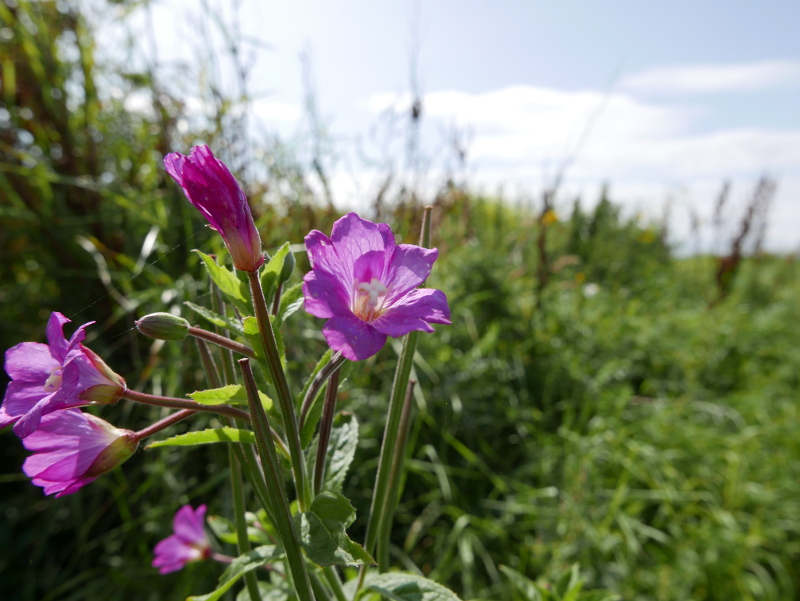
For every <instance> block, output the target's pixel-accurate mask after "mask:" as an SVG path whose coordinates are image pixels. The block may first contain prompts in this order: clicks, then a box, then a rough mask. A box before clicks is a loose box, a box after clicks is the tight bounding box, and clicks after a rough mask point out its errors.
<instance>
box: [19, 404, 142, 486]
mask: <svg viewBox="0 0 800 601" xmlns="http://www.w3.org/2000/svg"><path fill="white" fill-rule="evenodd" d="M22 444H23V445H25V448H26V449H28V450H29V451H33V452H34V453H33V455H31V456H30V457H28V458H27V459H26V460H25V463H23V465H22V471H24V472H25V473H26V474H27V475H28V477H30V478H32V479H33V480H32V481H33V483H34V484H35V485H36V486H42V487H44V493H45V494H46V495H51V494H53V493H56V496H57V497H61V496H63V495H68V494H71V493H74V492H75V491H77V490H78V489H79V488H81V487H83V486H85V485H87V484H89V483H90V482H92V481H93V480H95V479H96V478H98V477H99V476H102V475H103V474H105V473H106V472H109V471H111V470H112V469H114V468H115V467H117V466H118V465H120V464H121V463H123V462H124V461H125V460H127V459H128V457H130V456H131V455H132V454H133V452H134V451H135V450H136V447H137V446H138V445H139V441H138V440H137V439H136V436H135V433H134V432H131V431H130V430H120V429H119V428H115V427H114V426H112V425H111V424H109V423H108V422H105V421H103V420H102V419H100V418H99V417H95V416H94V415H91V414H89V413H83V412H81V411H80V410H79V409H65V410H63V411H54V412H53V413H49V414H47V415H45V416H44V417H42V419H41V423H40V424H39V428H38V429H37V430H36V431H34V432H33V433H32V434H31V435H30V436H28V437H26V438H25V439H24V440H23V441H22Z"/></svg>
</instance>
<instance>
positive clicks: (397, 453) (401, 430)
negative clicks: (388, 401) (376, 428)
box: [377, 380, 416, 572]
mask: <svg viewBox="0 0 800 601" xmlns="http://www.w3.org/2000/svg"><path fill="white" fill-rule="evenodd" d="M415 384H416V381H415V380H409V381H408V388H407V389H406V396H405V399H404V400H403V411H402V412H401V414H400V424H399V426H398V435H397V444H396V445H395V447H394V455H393V456H392V468H391V470H390V472H389V492H388V494H387V495H386V503H385V504H384V509H383V515H382V516H381V523H380V526H379V534H378V550H377V560H378V567H379V569H380V571H381V572H386V571H387V570H388V569H389V539H390V536H391V533H392V522H393V521H394V514H395V511H397V503H398V501H399V497H400V481H401V480H402V477H403V468H404V467H405V463H404V462H405V456H406V446H407V443H408V430H409V427H410V425H411V400H412V398H413V394H414V385H415Z"/></svg>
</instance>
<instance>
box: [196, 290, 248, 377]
mask: <svg viewBox="0 0 800 601" xmlns="http://www.w3.org/2000/svg"><path fill="white" fill-rule="evenodd" d="M211 308H212V309H214V312H215V313H216V314H217V315H225V314H226V313H227V307H225V303H224V302H223V300H222V293H221V292H220V291H219V286H217V285H216V284H214V283H213V282H212V283H211ZM189 330H190V331H191V328H190V329H189ZM219 331H220V328H219V326H214V332H215V333H216V334H217V335H219ZM226 340H227V339H226ZM231 342H233V341H231ZM236 344H238V343H236ZM242 346H244V345H242ZM247 348H248V349H250V347H247ZM220 350H221V352H222V373H223V374H225V383H226V384H236V366H235V365H234V364H233V350H232V349H231V348H230V347H226V348H222V349H220ZM250 351H251V352H252V349H250ZM243 354H245V355H246V353H243ZM247 356H250V355H247Z"/></svg>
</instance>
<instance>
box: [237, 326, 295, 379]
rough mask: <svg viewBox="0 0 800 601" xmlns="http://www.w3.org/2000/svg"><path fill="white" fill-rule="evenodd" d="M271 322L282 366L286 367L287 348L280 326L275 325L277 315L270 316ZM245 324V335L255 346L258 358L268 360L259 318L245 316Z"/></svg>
mask: <svg viewBox="0 0 800 601" xmlns="http://www.w3.org/2000/svg"><path fill="white" fill-rule="evenodd" d="M269 319H270V323H271V324H272V332H273V333H274V334H275V343H276V344H277V345H278V355H279V356H280V358H281V367H283V369H286V349H285V348H284V346H283V336H281V332H280V330H279V329H278V328H276V327H275V316H274V315H270V316H269ZM242 324H243V325H244V337H245V338H246V339H247V342H248V343H249V344H250V346H251V347H252V348H253V351H254V352H255V354H256V359H258V360H259V361H261V362H266V360H267V356H266V355H265V354H264V345H263V344H261V334H259V332H258V320H257V319H256V318H255V317H252V316H251V317H245V318H244V320H242Z"/></svg>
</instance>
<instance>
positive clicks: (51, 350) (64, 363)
mask: <svg viewBox="0 0 800 601" xmlns="http://www.w3.org/2000/svg"><path fill="white" fill-rule="evenodd" d="M69 322H70V320H69V319H67V318H66V317H64V316H63V315H62V314H61V313H57V312H53V314H52V315H50V320H49V321H48V323H47V340H48V344H42V343H39V342H22V343H20V344H18V345H16V346H15V347H13V348H10V349H8V350H7V351H6V363H5V368H6V372H7V373H8V375H9V376H11V380H12V381H11V382H10V383H9V385H8V388H7V389H6V395H5V398H4V399H3V405H2V406H0V428H2V427H4V426H7V425H8V424H14V432H15V433H16V434H17V435H18V436H19V437H20V438H25V437H26V436H28V435H29V434H31V432H33V431H34V430H36V428H37V427H39V421H40V420H41V418H42V416H44V415H47V414H48V413H51V412H53V411H57V410H59V409H66V408H69V407H78V406H81V405H88V404H89V403H98V404H110V403H116V402H117V401H118V400H119V399H120V398H121V397H122V394H123V393H124V392H125V380H123V379H122V377H120V376H119V375H117V374H115V373H114V372H113V371H111V369H110V368H109V367H108V366H107V365H106V364H105V363H104V362H103V360H102V359H101V358H100V357H98V356H97V355H96V354H95V353H94V352H92V351H91V350H90V349H88V348H86V347H85V346H83V344H81V343H82V342H83V340H84V339H85V338H86V332H85V329H86V327H87V326H89V325H91V324H93V323H94V322H93V321H90V322H89V323H86V324H83V325H82V326H80V327H79V328H78V329H77V330H76V331H75V333H74V334H73V335H72V337H71V338H70V339H69V340H67V339H66V338H65V337H64V325H65V324H67V323H69Z"/></svg>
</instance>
